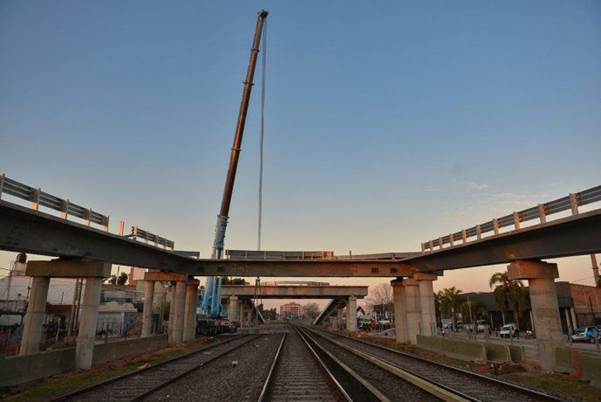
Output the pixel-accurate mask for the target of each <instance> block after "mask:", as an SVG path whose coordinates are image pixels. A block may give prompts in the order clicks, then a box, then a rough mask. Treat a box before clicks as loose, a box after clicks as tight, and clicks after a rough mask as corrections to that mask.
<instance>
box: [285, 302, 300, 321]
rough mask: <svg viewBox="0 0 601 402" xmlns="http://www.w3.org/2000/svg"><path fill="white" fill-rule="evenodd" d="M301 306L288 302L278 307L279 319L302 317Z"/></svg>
mask: <svg viewBox="0 0 601 402" xmlns="http://www.w3.org/2000/svg"><path fill="white" fill-rule="evenodd" d="M303 312H304V309H303V306H301V305H300V304H298V303H295V302H290V303H286V304H282V305H281V306H280V318H284V317H302V315H303Z"/></svg>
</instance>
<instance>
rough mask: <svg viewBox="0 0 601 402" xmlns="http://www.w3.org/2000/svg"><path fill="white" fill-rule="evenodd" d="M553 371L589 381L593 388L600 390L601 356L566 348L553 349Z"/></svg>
mask: <svg viewBox="0 0 601 402" xmlns="http://www.w3.org/2000/svg"><path fill="white" fill-rule="evenodd" d="M555 371H557V372H560V373H565V374H570V376H571V377H573V378H576V379H579V380H584V381H589V382H590V384H591V385H592V386H593V387H596V388H601V356H600V355H599V354H596V353H588V352H585V351H581V350H576V349H572V348H566V347H557V348H555Z"/></svg>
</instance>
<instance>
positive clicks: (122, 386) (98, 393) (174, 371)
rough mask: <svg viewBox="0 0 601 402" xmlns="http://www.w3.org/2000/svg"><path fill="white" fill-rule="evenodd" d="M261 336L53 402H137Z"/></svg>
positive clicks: (168, 362)
mask: <svg viewBox="0 0 601 402" xmlns="http://www.w3.org/2000/svg"><path fill="white" fill-rule="evenodd" d="M257 337H258V336H249V335H246V336H234V337H232V338H230V339H228V340H225V341H223V342H220V343H216V344H212V345H209V346H207V347H204V348H202V349H199V350H196V351H194V352H190V353H187V354H185V355H183V356H178V357H176V358H173V359H170V360H166V361H164V362H162V363H159V364H157V365H154V366H150V367H148V368H145V369H142V370H138V371H135V372H132V373H127V374H124V375H121V376H117V377H114V378H111V379H109V380H107V381H103V382H101V383H99V384H95V385H91V386H89V387H86V388H82V389H79V390H76V391H74V392H71V393H68V394H65V395H62V396H60V397H58V398H56V399H54V400H53V401H107V402H109V401H136V400H141V399H143V398H144V397H145V396H147V395H150V394H151V393H153V392H155V391H156V390H158V389H160V388H162V387H165V386H166V385H168V384H170V383H172V382H173V381H175V380H177V379H179V378H181V377H183V376H185V375H187V374H189V373H191V372H193V371H195V370H197V369H199V368H201V367H202V366H204V365H206V364H207V363H209V362H211V361H213V360H216V359H218V358H220V357H221V356H223V355H226V354H228V353H230V352H232V351H234V350H236V349H238V348H240V347H242V346H244V345H245V344H247V343H249V342H251V341H253V340H255V339H256V338H257Z"/></svg>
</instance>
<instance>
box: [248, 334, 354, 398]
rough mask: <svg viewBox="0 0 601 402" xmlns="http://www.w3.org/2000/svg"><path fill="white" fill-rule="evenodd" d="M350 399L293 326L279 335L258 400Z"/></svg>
mask: <svg viewBox="0 0 601 402" xmlns="http://www.w3.org/2000/svg"><path fill="white" fill-rule="evenodd" d="M350 400H351V399H350V396H348V394H347V393H346V391H345V390H344V388H343V387H342V385H341V384H340V383H339V382H338V381H337V380H336V378H335V377H334V375H333V374H332V373H331V372H330V370H329V369H328V368H327V366H326V365H325V363H324V362H323V360H322V359H321V358H320V357H319V356H318V355H317V353H316V352H315V351H314V350H313V348H312V347H311V346H310V345H309V343H308V342H307V340H306V339H305V338H304V337H303V335H302V334H301V333H300V332H299V331H296V330H293V331H292V332H290V333H288V334H285V335H284V336H283V337H282V340H281V342H280V344H279V347H278V350H277V352H276V355H275V357H274V359H273V362H272V364H271V368H270V370H269V373H268V374H267V378H266V379H265V383H264V385H263V389H262V391H261V394H260V396H259V398H258V401H259V402H264V401H350Z"/></svg>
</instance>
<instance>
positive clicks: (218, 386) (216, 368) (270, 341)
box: [145, 334, 282, 402]
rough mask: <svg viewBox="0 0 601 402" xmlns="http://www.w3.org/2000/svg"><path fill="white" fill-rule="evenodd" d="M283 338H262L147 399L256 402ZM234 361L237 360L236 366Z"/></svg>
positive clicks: (272, 336) (279, 336) (270, 336)
mask: <svg viewBox="0 0 601 402" xmlns="http://www.w3.org/2000/svg"><path fill="white" fill-rule="evenodd" d="M281 338H282V335H281V334H277V335H275V334H274V335H261V336H259V337H258V338H257V339H255V340H254V341H252V342H249V343H247V344H246V345H244V346H242V347H241V348H239V349H236V350H235V351H233V352H231V353H228V354H227V355H225V356H223V357H221V358H219V359H217V360H214V361H212V362H209V363H207V365H206V366H203V367H201V368H200V369H198V370H196V371H194V372H192V373H190V374H188V375H186V376H184V377H182V378H180V379H178V380H176V381H175V382H173V383H171V384H169V385H168V386H166V387H164V388H162V389H160V390H158V391H157V392H155V393H154V394H152V395H150V396H149V397H147V398H146V399H145V400H147V401H192V400H194V401H224V402H225V401H253V400H255V401H256V400H257V398H258V397H259V394H260V393H261V388H262V386H263V382H264V380H265V378H266V377H267V373H268V371H269V368H270V366H271V362H272V360H273V358H274V356H275V352H276V350H277V347H278V345H279V343H280V340H281ZM233 361H237V364H236V365H235V366H234V364H232V362H233Z"/></svg>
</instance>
